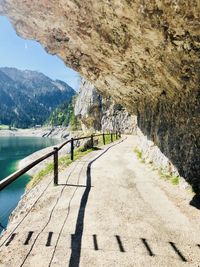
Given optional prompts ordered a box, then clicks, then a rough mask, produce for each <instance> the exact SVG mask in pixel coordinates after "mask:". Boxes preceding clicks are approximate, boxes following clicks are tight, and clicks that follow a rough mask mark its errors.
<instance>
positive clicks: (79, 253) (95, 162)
mask: <svg viewBox="0 0 200 267" xmlns="http://www.w3.org/2000/svg"><path fill="white" fill-rule="evenodd" d="M136 142H137V138H136V137H133V136H129V137H124V138H123V139H122V140H121V141H118V142H115V143H113V144H111V145H107V146H105V147H103V148H102V149H101V150H98V151H94V152H92V153H91V154H88V155H87V156H85V157H84V158H82V159H81V160H79V161H76V162H74V163H73V164H71V165H70V167H69V168H67V169H65V170H63V171H62V172H61V173H60V178H59V183H60V185H59V186H57V187H54V186H52V183H50V181H51V179H52V177H50V176H49V177H47V178H46V179H45V180H44V181H42V182H41V183H40V184H39V185H38V186H37V187H36V188H34V189H33V190H32V192H30V193H29V194H28V195H27V196H26V197H25V198H24V199H23V201H22V204H21V209H20V210H21V214H20V215H19V216H17V215H16V216H15V218H14V219H13V220H12V222H11V224H10V226H9V228H8V230H7V232H6V233H5V234H4V235H3V237H2V238H1V240H0V266H1V267H8V266H9V267H20V266H24V267H36V266H37V267H47V266H52V267H64V266H70V267H76V266H83V267H90V266H91V267H93V266H98V267H99V266H109V267H110V266H119V267H122V266H137V267H141V266H145V267H149V266H159V267H161V266H163V267H166V266H170V267H171V266H173V267H176V266H177V267H179V266H196V267H197V266H200V236H199V230H200V227H199V223H198V222H199V221H200V220H199V219H200V215H199V213H200V212H199V211H198V210H196V209H195V208H193V207H192V206H190V205H189V203H188V197H190V196H189V195H187V196H185V195H184V194H183V193H182V191H181V189H180V194H178V195H177V192H179V190H178V189H177V187H175V186H173V185H171V184H168V183H166V182H164V181H162V180H160V179H159V177H158V175H157V174H156V172H155V171H152V170H151V169H150V168H149V167H148V166H146V165H145V164H142V163H140V162H139V161H138V159H137V158H136V155H135V154H134V152H133V147H134V145H135V143H136ZM48 183H50V184H49V186H47V185H48ZM185 194H187V193H185ZM39 196H40V197H39ZM191 198H192V196H191ZM24 203H26V204H25V206H26V209H25V207H24V208H23V204H24ZM27 203H28V204H27ZM34 203H35V204H34ZM31 206H33V208H32V209H31V210H30V212H29V213H28V214H27V210H28V209H30V207H31ZM22 218H24V219H23V220H22Z"/></svg>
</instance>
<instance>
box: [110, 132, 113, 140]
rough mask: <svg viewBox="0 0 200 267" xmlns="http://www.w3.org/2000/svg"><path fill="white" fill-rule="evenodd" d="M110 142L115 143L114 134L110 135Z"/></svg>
mask: <svg viewBox="0 0 200 267" xmlns="http://www.w3.org/2000/svg"><path fill="white" fill-rule="evenodd" d="M110 140H111V142H113V134H112V133H111V134H110Z"/></svg>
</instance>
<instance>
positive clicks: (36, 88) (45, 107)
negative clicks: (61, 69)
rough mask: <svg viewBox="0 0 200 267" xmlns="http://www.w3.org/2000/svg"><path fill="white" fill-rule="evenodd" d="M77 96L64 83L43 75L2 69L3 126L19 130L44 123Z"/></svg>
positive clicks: (0, 119)
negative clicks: (62, 105) (60, 106)
mask: <svg viewBox="0 0 200 267" xmlns="http://www.w3.org/2000/svg"><path fill="white" fill-rule="evenodd" d="M75 94H76V92H75V91H74V89H73V88H71V87H70V86H69V85H68V84H66V83H65V82H63V81H60V80H55V81H54V80H52V79H50V78H49V77H47V76H45V75H44V74H43V73H40V72H37V71H30V70H25V71H22V70H18V69H16V68H8V67H5V68H0V123H1V124H6V125H11V126H14V127H17V128H27V127H31V126H34V125H38V124H39V125H41V124H43V123H44V122H45V121H46V120H47V119H48V118H49V116H50V114H51V113H52V111H53V110H54V109H55V108H56V107H57V106H59V105H60V104H62V103H69V102H70V101H71V99H72V97H73V96H74V95H75Z"/></svg>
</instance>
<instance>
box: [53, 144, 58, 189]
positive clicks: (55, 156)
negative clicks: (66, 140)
mask: <svg viewBox="0 0 200 267" xmlns="http://www.w3.org/2000/svg"><path fill="white" fill-rule="evenodd" d="M53 157H54V185H58V148H57V147H54V156H53Z"/></svg>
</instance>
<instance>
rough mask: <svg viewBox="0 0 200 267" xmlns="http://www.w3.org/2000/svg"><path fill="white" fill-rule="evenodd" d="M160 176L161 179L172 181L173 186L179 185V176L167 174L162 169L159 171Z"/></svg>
mask: <svg viewBox="0 0 200 267" xmlns="http://www.w3.org/2000/svg"><path fill="white" fill-rule="evenodd" d="M158 174H159V176H160V178H161V179H164V180H168V181H170V182H171V183H172V184H173V185H178V184H179V176H177V175H173V174H171V173H165V172H163V170H162V169H159V170H158Z"/></svg>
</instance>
